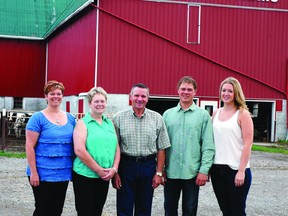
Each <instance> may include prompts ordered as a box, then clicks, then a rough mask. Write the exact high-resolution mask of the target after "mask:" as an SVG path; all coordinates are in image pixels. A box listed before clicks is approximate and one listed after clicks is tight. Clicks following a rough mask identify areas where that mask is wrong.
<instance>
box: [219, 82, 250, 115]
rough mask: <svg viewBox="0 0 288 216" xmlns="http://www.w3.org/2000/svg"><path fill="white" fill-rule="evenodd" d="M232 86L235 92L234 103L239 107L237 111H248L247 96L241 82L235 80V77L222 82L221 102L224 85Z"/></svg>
mask: <svg viewBox="0 0 288 216" xmlns="http://www.w3.org/2000/svg"><path fill="white" fill-rule="evenodd" d="M227 83H228V84H231V85H232V86H233V90H234V102H235V105H236V107H237V109H240V108H243V109H246V110H248V108H247V105H246V102H245V96H244V93H243V90H242V87H241V84H240V82H239V81H238V80H237V79H236V78H234V77H228V78H226V79H225V80H223V81H222V83H221V85H220V89H219V99H220V100H221V91H222V88H223V85H224V84H227Z"/></svg>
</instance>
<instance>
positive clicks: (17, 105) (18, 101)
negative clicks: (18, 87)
mask: <svg viewBox="0 0 288 216" xmlns="http://www.w3.org/2000/svg"><path fill="white" fill-rule="evenodd" d="M22 108H23V98H22V97H14V107H13V109H22Z"/></svg>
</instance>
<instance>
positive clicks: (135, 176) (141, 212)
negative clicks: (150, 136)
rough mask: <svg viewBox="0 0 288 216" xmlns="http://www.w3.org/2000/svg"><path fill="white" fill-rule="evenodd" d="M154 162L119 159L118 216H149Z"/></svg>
mask: <svg viewBox="0 0 288 216" xmlns="http://www.w3.org/2000/svg"><path fill="white" fill-rule="evenodd" d="M155 171H156V161H155V159H154V160H153V159H152V160H147V161H138V162H136V161H131V160H126V159H124V158H121V161H120V165H119V175H120V178H121V183H122V187H121V189H119V190H117V215H118V216H133V209H134V207H135V210H134V215H136V216H150V215H151V210H152V199H153V193H154V189H153V188H152V180H153V177H154V175H155Z"/></svg>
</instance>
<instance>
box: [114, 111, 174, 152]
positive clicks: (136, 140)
mask: <svg viewBox="0 0 288 216" xmlns="http://www.w3.org/2000/svg"><path fill="white" fill-rule="evenodd" d="M113 122H114V125H115V128H116V132H117V135H118V139H119V145H120V150H121V153H124V154H126V155H130V156H147V155H151V154H156V153H157V152H158V151H159V150H163V149H166V148H168V147H170V142H169V137H168V134H167V130H166V127H165V124H164V120H163V118H162V116H161V115H160V114H159V113H157V112H155V111H152V110H149V109H147V108H146V109H145V111H144V113H143V115H142V116H141V118H138V117H137V116H136V115H135V114H134V111H133V109H132V108H129V109H127V110H124V111H121V112H118V113H116V114H115V115H114V117H113Z"/></svg>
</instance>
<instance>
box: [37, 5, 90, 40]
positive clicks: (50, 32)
mask: <svg viewBox="0 0 288 216" xmlns="http://www.w3.org/2000/svg"><path fill="white" fill-rule="evenodd" d="M93 2H94V1H93V0H88V1H86V2H85V3H84V4H83V5H82V6H81V7H79V8H78V9H77V10H75V12H73V13H71V14H70V15H69V16H68V17H66V18H65V19H64V20H63V21H62V22H61V23H59V25H57V26H56V27H55V28H54V29H53V30H51V31H49V30H48V31H47V32H48V33H46V34H44V35H43V39H46V38H47V37H49V36H50V35H51V34H52V33H53V32H55V31H56V30H57V29H58V28H59V27H60V26H62V25H63V24H64V23H66V22H67V21H68V20H70V19H71V18H72V17H74V16H76V14H78V13H79V12H80V11H82V10H83V9H84V8H86V7H87V6H88V5H90V4H91V3H93Z"/></svg>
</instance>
